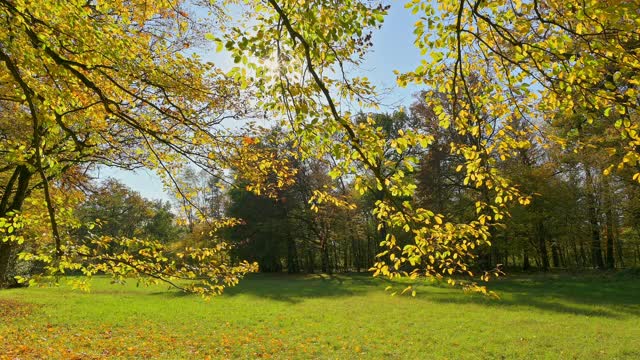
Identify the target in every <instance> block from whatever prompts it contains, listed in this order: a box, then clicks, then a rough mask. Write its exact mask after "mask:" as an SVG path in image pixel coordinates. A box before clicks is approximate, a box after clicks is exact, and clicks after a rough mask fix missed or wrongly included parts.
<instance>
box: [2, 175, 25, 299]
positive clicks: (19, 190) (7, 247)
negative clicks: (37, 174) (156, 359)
mask: <svg viewBox="0 0 640 360" xmlns="http://www.w3.org/2000/svg"><path fill="white" fill-rule="evenodd" d="M31 176H32V174H31V172H29V170H28V169H27V167H26V166H25V165H21V166H18V167H17V168H16V169H15V171H14V172H13V175H12V176H11V178H10V179H9V181H8V182H7V185H6V186H5V188H4V192H3V193H2V200H0V217H6V216H7V213H8V212H10V211H19V210H20V209H22V205H23V204H24V200H25V199H26V197H27V192H28V190H29V181H30V180H31ZM16 181H17V182H18V183H17V186H16V183H15V182H16ZM14 186H15V192H14ZM11 194H13V199H11ZM13 248H14V244H13V243H11V242H2V243H0V288H3V287H6V286H7V285H8V284H9V279H7V277H8V275H9V272H10V270H11V269H9V261H10V259H11V253H12V251H13Z"/></svg>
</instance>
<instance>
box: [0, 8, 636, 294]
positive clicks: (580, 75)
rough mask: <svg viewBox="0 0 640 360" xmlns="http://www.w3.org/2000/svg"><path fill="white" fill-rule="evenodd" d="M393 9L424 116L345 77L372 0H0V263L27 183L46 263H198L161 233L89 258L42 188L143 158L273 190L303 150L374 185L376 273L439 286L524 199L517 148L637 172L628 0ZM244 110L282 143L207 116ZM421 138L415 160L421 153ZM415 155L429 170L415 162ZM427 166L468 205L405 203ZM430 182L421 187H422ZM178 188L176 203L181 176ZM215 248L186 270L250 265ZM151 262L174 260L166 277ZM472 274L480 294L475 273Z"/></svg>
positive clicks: (376, 20)
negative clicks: (212, 54)
mask: <svg viewBox="0 0 640 360" xmlns="http://www.w3.org/2000/svg"><path fill="white" fill-rule="evenodd" d="M198 5H203V6H206V7H207V9H208V10H207V11H208V18H207V24H208V26H204V25H202V24H201V23H199V22H198V21H196V19H197V18H198V16H196V15H195V14H194V10H193V9H195V8H197V6H198ZM394 5H395V4H394ZM405 7H406V8H407V9H408V10H409V11H411V12H412V13H413V14H415V15H416V16H417V20H418V21H417V22H416V23H415V25H414V32H413V36H414V37H415V45H416V47H417V48H418V49H419V50H420V51H421V53H422V54H423V56H424V59H423V61H422V62H421V64H420V66H418V67H417V68H416V69H415V70H413V71H410V72H407V73H398V74H397V79H398V84H399V85H400V86H407V85H408V84H414V85H417V86H420V87H421V88H422V89H423V91H422V92H421V95H420V101H421V103H420V105H419V108H420V109H422V114H423V115H424V116H423V117H422V118H421V119H420V118H419V119H418V120H420V121H422V122H420V121H419V122H418V123H413V124H410V125H409V126H406V127H394V126H386V125H385V124H384V123H383V122H381V119H380V118H379V117H376V116H367V115H365V116H362V115H361V114H362V113H369V114H372V113H373V112H374V111H375V110H376V109H377V107H378V106H379V101H378V98H377V95H378V94H377V89H376V88H375V86H374V85H373V84H372V83H371V82H370V81H369V79H367V78H365V77H360V76H351V75H349V74H351V73H352V72H351V71H350V70H352V69H355V68H357V67H358V65H359V64H360V63H361V61H362V59H363V57H364V56H365V55H366V54H367V51H368V50H369V49H370V47H371V44H372V43H371V39H372V37H373V36H375V32H376V30H377V29H378V28H379V27H380V26H381V25H382V23H383V22H384V20H385V16H386V15H387V12H388V9H389V5H387V4H385V3H383V2H378V1H369V0H346V1H332V0H316V1H301V0H264V1H240V0H236V1H232V0H228V1H220V2H210V3H204V4H199V2H197V1H196V2H184V1H178V0H174V1H161V2H151V3H150V2H147V1H126V2H119V1H115V2H96V3H93V2H66V3H59V2H56V1H42V2H38V3H37V4H33V3H31V2H26V1H10V0H3V1H0V8H1V10H2V13H1V14H2V15H1V16H2V20H3V22H5V23H6V26H5V28H4V30H3V31H2V32H0V37H1V39H2V41H1V42H0V43H1V44H2V45H1V46H0V60H2V66H3V68H2V72H1V73H0V76H1V79H2V81H1V82H0V106H2V108H3V110H5V111H3V114H2V115H1V118H0V121H1V122H0V124H1V125H0V126H1V133H2V135H3V136H4V137H5V141H4V142H3V145H2V149H1V150H2V156H3V157H2V159H1V160H0V161H1V165H2V170H3V172H2V176H1V177H2V179H3V184H4V190H3V192H2V194H3V198H2V203H1V206H0V217H1V218H2V219H4V220H3V222H2V224H3V225H2V228H3V229H4V233H5V235H7V236H5V238H4V240H3V243H2V245H1V247H0V275H2V274H3V273H4V272H5V270H3V266H4V267H5V268H6V265H5V264H6V263H7V262H6V261H4V260H3V259H4V258H6V257H8V254H9V253H10V251H11V246H12V244H13V243H15V242H17V241H18V240H17V239H18V237H16V236H14V235H13V234H12V233H13V231H14V229H16V228H17V227H19V226H22V225H19V224H20V222H21V221H23V220H21V218H23V217H21V215H20V214H19V211H21V209H22V207H23V206H22V205H23V203H24V201H25V199H27V198H28V197H29V196H36V195H37V196H41V197H42V200H43V203H44V204H46V208H47V214H48V218H49V223H50V225H51V231H52V239H53V244H54V253H55V254H54V255H55V256H53V258H56V259H61V258H62V257H64V256H67V257H69V256H70V257H74V256H80V257H82V256H89V257H93V258H95V259H98V260H99V261H98V262H96V263H95V264H99V263H100V264H103V265H96V269H99V271H110V272H114V273H119V272H120V271H122V270H121V269H122V268H120V267H117V266H112V265H108V266H104V264H105V263H107V264H112V263H113V261H114V260H113V259H119V260H118V261H121V260H122V259H123V258H118V256H124V259H127V260H123V262H124V263H125V264H127V266H128V267H126V269H128V270H127V271H132V272H134V273H139V274H141V275H147V276H152V277H160V278H161V279H165V280H168V281H170V279H171V278H173V277H178V278H180V277H185V278H193V277H199V276H200V275H202V274H200V275H199V274H197V273H193V275H192V272H189V271H187V270H185V269H187V268H189V266H188V265H189V264H183V265H184V266H183V265H170V264H174V263H171V262H170V261H165V260H164V255H162V254H163V252H162V250H161V244H157V245H156V244H155V243H154V244H151V243H147V242H138V240H135V239H129V238H127V239H123V240H121V245H122V246H124V248H127V247H129V246H132V247H133V248H134V249H135V252H136V254H138V255H142V254H152V256H151V257H152V260H150V259H149V258H148V257H147V256H143V258H144V259H141V260H140V262H130V261H129V259H131V256H133V255H131V254H130V253H127V252H126V251H125V252H124V253H123V254H101V253H100V252H99V251H98V250H97V249H100V244H99V243H95V244H94V245H92V247H90V249H91V252H90V253H89V252H87V251H86V249H84V250H81V251H80V252H79V251H77V250H73V251H71V249H75V247H74V246H66V245H65V244H64V242H65V241H66V240H64V239H63V238H64V234H61V232H60V229H59V228H60V226H58V224H57V222H58V220H57V219H58V217H59V216H61V215H62V214H63V213H64V211H62V210H61V209H60V208H59V205H57V204H56V201H57V200H56V196H59V194H58V191H57V189H59V188H60V186H61V181H63V180H67V179H68V181H71V182H73V179H72V178H73V176H74V174H75V175H77V174H81V173H82V172H83V169H86V168H87V167H91V166H92V165H95V164H106V165H111V166H120V167H125V168H135V167H137V166H144V167H149V168H152V169H157V170H158V171H159V173H160V174H162V176H164V179H165V181H166V182H167V183H168V184H170V185H171V184H172V185H175V186H176V187H178V189H180V185H185V183H184V182H182V183H180V181H178V180H176V175H177V174H178V173H179V171H180V169H181V168H182V167H183V164H184V163H186V162H191V163H192V164H195V165H196V166H198V167H199V168H200V169H203V170H205V171H208V172H209V173H210V174H211V175H215V176H218V177H224V176H225V173H224V171H223V169H233V170H234V172H235V173H234V175H235V176H236V177H237V178H238V179H242V180H243V181H244V183H243V186H244V187H245V188H248V189H250V190H252V191H254V192H255V193H256V194H260V193H266V194H268V195H270V196H272V197H278V195H279V194H280V193H281V191H283V189H285V188H287V187H289V186H291V185H292V184H293V182H294V181H295V179H296V173H297V171H298V170H297V169H296V166H295V163H296V162H298V163H300V162H304V161H307V160H309V159H316V160H320V161H322V162H324V163H325V164H328V169H327V173H328V174H329V175H330V176H331V178H333V179H334V180H336V179H347V180H348V181H350V182H352V184H353V188H354V190H355V192H357V193H359V194H360V195H361V196H364V195H366V194H373V195H374V198H375V203H374V206H373V208H372V213H373V214H374V216H375V218H376V221H377V229H378V231H381V232H382V233H383V234H384V238H383V239H382V240H381V242H380V244H379V245H380V246H381V247H382V249H381V250H380V253H379V254H378V256H377V262H376V263H375V264H373V266H372V270H374V274H375V275H385V276H389V277H399V276H410V277H417V276H429V277H437V278H443V277H445V278H447V279H448V280H449V282H451V283H455V280H453V276H454V275H459V274H462V275H471V276H476V274H474V272H473V271H472V270H471V266H472V264H473V263H475V262H477V261H479V258H478V255H479V251H478V249H479V248H481V247H484V246H486V245H490V244H491V242H492V241H493V239H494V238H495V236H496V235H497V234H498V232H499V229H500V228H501V226H502V225H503V224H504V223H505V222H508V221H507V220H508V218H509V212H510V211H509V209H510V208H513V207H516V208H517V206H519V205H522V206H526V205H528V204H530V203H531V202H532V199H533V197H534V195H536V193H535V192H536V191H538V190H539V189H536V188H535V187H534V186H533V187H532V186H527V185H528V182H530V181H531V178H532V177H533V178H535V176H537V175H536V174H533V173H532V174H529V177H528V178H526V177H521V178H518V177H516V176H510V174H509V172H508V171H509V169H513V168H514V167H513V166H514V163H517V162H518V161H519V162H520V163H523V164H528V165H529V166H532V165H535V160H534V158H535V156H534V155H535V151H536V149H539V148H540V149H555V151H556V152H557V153H558V154H562V156H568V155H567V154H570V153H571V152H573V153H576V154H589V153H590V151H591V149H596V150H597V151H598V152H599V160H598V164H597V166H595V163H594V162H593V161H590V162H589V163H588V164H587V161H586V160H584V159H583V160H580V162H579V163H581V164H582V166H583V167H584V173H583V175H584V177H585V182H586V183H589V184H592V185H593V183H594V181H595V180H594V178H595V175H594V174H593V173H592V170H593V169H597V171H598V173H602V174H603V175H605V176H609V175H611V174H612V173H616V174H619V175H621V176H623V177H625V178H627V179H631V181H634V182H635V183H636V184H637V183H638V182H640V170H639V168H638V164H639V163H638V161H639V160H640V152H639V151H638V149H639V148H640V134H639V132H638V131H639V129H638V127H639V125H638V93H637V88H638V84H639V81H640V78H639V75H638V74H639V71H638V70H639V67H640V59H639V58H638V56H639V53H638V49H639V44H640V34H639V33H638V31H637V27H638V25H639V24H640V14H639V13H638V12H637V4H636V3H635V2H634V1H595V0H591V1H580V2H578V1H562V2H560V1H554V0H545V1H543V0H532V1H520V0H503V1H491V2H483V1H480V0H476V1H468V0H441V1H437V2H432V1H421V0H412V1H408V2H406V3H405ZM228 20H232V21H228ZM202 39H207V41H209V43H208V44H209V45H210V46H211V47H215V48H216V49H218V50H225V51H226V52H228V53H229V54H230V56H231V58H232V59H233V60H234V62H235V63H236V66H234V67H233V68H232V69H231V70H230V71H228V72H223V71H221V70H220V69H218V68H217V67H216V66H215V64H211V63H204V62H203V61H201V60H200V59H199V58H198V56H197V55H195V54H192V55H188V54H189V51H188V50H187V49H188V48H189V47H190V46H192V45H193V44H195V43H197V42H199V41H202ZM419 108H416V109H414V110H415V111H418V110H420V109H419ZM353 109H356V110H353ZM250 110H257V111H255V112H253V111H251V112H250ZM258 113H261V114H263V116H265V117H267V118H269V119H270V120H272V121H275V122H277V123H278V124H279V125H280V126H282V127H283V128H284V129H286V131H285V132H283V134H284V136H285V138H283V139H281V140H279V141H281V142H283V143H286V144H289V146H287V148H286V149H282V148H277V147H273V146H272V147H269V146H265V144H262V143H261V141H263V140H262V139H261V134H260V133H259V132H258V133H243V134H237V133H234V132H229V131H226V130H224V128H223V127H221V126H219V125H220V122H221V121H222V120H224V119H227V118H236V117H244V118H250V117H252V116H256V114H258ZM254 129H255V128H254ZM425 153H428V154H429V155H428V156H431V158H430V160H429V158H427V159H425V158H422V159H421V154H425ZM392 154H395V155H392ZM558 156H559V155H558ZM438 159H440V160H438ZM441 160H442V161H447V166H445V167H443V166H442V165H443V164H444V163H443V162H442V161H441ZM429 161H430V164H431V165H433V166H432V167H431V168H429V167H427V166H420V165H421V162H422V164H423V165H424V164H425V163H427V162H429ZM452 164H455V168H454V167H452V166H451V165H452ZM436 165H437V166H436ZM416 169H420V171H421V172H422V174H421V175H420V176H415V175H416V174H415V170H416ZM441 170H443V171H444V170H446V171H447V173H448V174H450V176H449V178H448V180H447V181H453V183H455V185H456V186H457V187H459V188H461V187H466V188H468V189H469V190H470V191H467V192H465V193H464V202H465V203H467V204H470V205H471V206H472V207H473V210H472V211H471V212H468V213H467V214H465V215H464V216H456V215H455V214H453V213H451V212H450V213H446V208H445V207H444V206H443V204H442V199H440V203H438V199H437V198H436V197H433V196H431V197H428V196H423V201H412V199H413V198H414V197H416V196H418V197H419V196H420V193H418V194H417V193H416V191H417V189H418V184H420V181H422V184H427V183H429V181H432V180H433V179H435V178H430V177H429V176H430V174H433V172H434V171H441ZM543 170H544V169H540V171H539V173H544V171H543ZM221 174H222V175H221ZM76 178H77V176H76ZM454 178H458V179H460V180H461V181H462V184H458V182H457V181H456V180H455V179H454ZM420 179H422V180H420ZM452 179H453V180H452ZM274 180H275V181H274ZM519 181H520V182H521V183H519ZM603 181H604V180H603ZM445 183H446V182H433V183H432V184H431V185H432V186H433V187H434V190H433V191H431V193H433V192H434V191H440V190H442V189H443V184H445ZM604 183H605V182H603V184H604ZM589 186H591V185H589ZM607 186H610V185H607ZM634 186H636V185H634ZM32 189H38V192H33V191H32ZM40 189H41V190H42V194H41V195H40V193H39V190H40ZM423 190H424V189H423ZM540 191H542V190H540ZM178 193H179V195H180V196H181V197H182V198H183V199H184V201H185V204H187V205H194V204H193V203H192V202H191V200H190V199H192V198H191V195H190V193H189V192H188V191H178ZM422 194H423V195H424V194H425V192H424V191H423V192H422ZM280 195H281V194H280ZM603 199H604V200H606V201H607V202H610V201H611V198H607V197H605V198H603ZM587 200H588V203H589V204H591V205H589V206H590V208H591V207H592V205H594V204H596V199H595V197H594V198H588V199H587ZM307 201H308V203H309V204H311V208H312V209H313V210H316V211H322V210H321V209H322V207H323V206H336V207H341V208H346V209H348V208H351V207H353V206H355V202H352V203H349V201H345V199H344V198H342V197H341V196H340V194H339V193H337V192H335V191H332V190H331V187H324V188H319V189H314V191H312V192H311V195H310V196H309V197H308V199H307ZM438 204H439V205H438ZM268 205H269V204H268ZM269 206H273V204H270V205H269ZM539 209H540V212H541V213H540V214H542V212H543V210H542V209H543V207H541V208H539ZM202 218H203V220H211V219H206V218H207V216H202ZM591 219H592V221H595V222H594V223H593V224H594V225H597V224H598V221H597V217H596V216H595V215H594V216H591ZM221 221H223V222H224V221H226V222H230V223H235V221H234V220H230V219H227V220H224V219H222V220H221ZM610 228H612V227H610ZM407 238H408V239H410V241H407ZM594 239H595V238H594ZM96 241H97V240H96ZM108 241H113V240H108ZM595 241H596V240H594V242H595ZM598 241H599V240H598ZM140 247H142V249H143V250H141V249H140ZM109 248H110V247H109ZM144 249H148V250H149V251H147V250H144ZM157 249H160V250H157ZM217 249H218V250H217V251H216V250H190V251H191V252H190V251H187V252H186V253H177V254H176V257H175V259H176V260H175V261H176V263H175V264H181V263H180V261H178V259H183V258H185V257H191V259H193V260H196V259H197V260H207V261H208V260H210V259H214V258H216V256H218V255H215V254H218V253H219V252H221V251H223V249H226V245H225V244H224V243H220V244H219V248H217ZM209 251H211V252H209ZM594 253H595V254H597V252H595V251H594ZM596 257H597V256H596ZM45 258H47V257H45ZM222 258H224V256H219V257H218V262H215V261H213V262H211V263H212V264H214V265H212V266H211V267H207V266H204V267H203V268H201V269H205V270H203V271H204V275H206V276H207V277H208V278H209V279H222V278H224V279H225V280H224V283H227V284H232V283H235V282H236V281H237V278H238V277H239V276H241V275H242V274H244V273H246V272H248V271H251V270H253V269H254V266H253V265H251V264H249V263H246V262H243V263H241V264H240V265H239V266H236V267H227V265H226V264H225V261H224V260H221V259H222ZM153 259H155V260H153ZM594 259H595V258H594ZM157 260H159V261H157ZM58 261H59V260H58ZM110 261H111V262H110ZM136 261H138V260H136ZM172 261H173V260H172ZM69 264H76V265H69V266H71V267H75V266H80V265H77V263H76V262H73V261H70V262H69ZM146 264H151V265H153V266H151V267H147V265H146ZM203 264H204V262H203ZM56 266H57V265H56ZM165 266H169V267H170V268H171V267H172V266H173V269H174V271H175V272H171V271H170V272H164V271H163V270H161V269H164V267H165ZM176 266H177V268H176ZM181 266H182V267H181ZM80 267H82V266H80ZM61 268H64V266H61ZM175 269H178V270H175ZM96 271H98V270H96ZM88 272H89V273H91V272H94V270H90V271H88ZM498 272H499V271H498V270H497V269H496V270H495V271H483V272H481V273H479V274H477V275H478V276H476V278H479V279H482V280H486V279H488V278H489V277H490V276H491V275H492V274H494V273H498ZM212 281H213V283H209V285H212V284H213V285H212V286H208V285H206V284H205V286H204V287H202V288H198V289H199V291H201V292H203V293H207V292H208V290H207V289H210V288H212V287H213V288H215V289H216V291H218V290H219V289H220V288H219V287H217V286H218V285H216V284H217V283H218V282H216V281H219V280H212ZM470 288H472V289H475V290H480V291H486V290H485V289H484V288H483V287H479V286H477V285H475V283H472V284H471V286H470ZM408 289H409V288H408Z"/></svg>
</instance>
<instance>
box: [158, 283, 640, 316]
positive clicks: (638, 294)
mask: <svg viewBox="0 0 640 360" xmlns="http://www.w3.org/2000/svg"><path fill="white" fill-rule="evenodd" d="M387 285H394V287H395V288H396V289H398V288H403V287H404V285H406V284H405V283H399V282H396V281H391V280H389V279H386V278H373V277H372V276H371V274H369V273H363V274H348V275H343V274H340V275H287V274H252V275H250V276H248V277H247V278H245V279H243V280H242V281H241V282H240V284H239V285H238V286H236V287H233V288H229V289H227V290H226V291H225V294H224V295H223V296H228V297H234V296H239V295H249V296H255V297H259V298H266V299H270V300H274V301H281V302H286V303H290V304H296V303H299V302H301V301H304V300H305V299H312V298H326V297H332V298H339V297H351V296H362V295H366V294H367V293H375V292H379V293H384V288H385V287H386V286H387ZM487 285H488V286H487V287H488V288H489V290H492V291H495V292H496V293H497V294H498V295H499V296H500V299H497V300H496V299H492V298H489V297H485V296H482V295H477V294H465V293H463V292H462V291H460V290H458V289H454V288H452V287H449V286H448V285H443V284H433V283H428V282H426V281H423V282H421V283H419V284H418V295H417V298H416V299H414V300H418V301H419V303H415V306H427V305H426V304H425V302H431V303H443V304H478V305H482V306H486V307H488V308H489V309H490V308H492V307H495V308H523V309H526V308H534V309H537V310H540V311H542V312H551V313H564V314H573V315H579V316H593V317H608V318H624V317H628V316H634V317H640V278H639V277H626V278H620V277H617V276H570V275H542V274H534V275H516V276H513V277H507V278H500V279H496V280H492V281H491V282H489V283H488V284H487ZM154 294H157V295H163V296H174V297H183V296H193V295H189V294H185V293H183V292H180V291H171V292H157V293H154ZM387 294H388V293H387Z"/></svg>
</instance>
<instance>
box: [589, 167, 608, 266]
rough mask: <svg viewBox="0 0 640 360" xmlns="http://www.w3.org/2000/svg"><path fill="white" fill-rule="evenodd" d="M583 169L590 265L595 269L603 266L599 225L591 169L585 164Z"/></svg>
mask: <svg viewBox="0 0 640 360" xmlns="http://www.w3.org/2000/svg"><path fill="white" fill-rule="evenodd" d="M584 171H585V176H586V182H587V187H586V191H587V202H588V205H587V207H588V209H587V211H588V214H589V224H590V226H591V265H592V266H593V267H594V268H596V269H602V268H604V261H603V260H602V244H601V241H600V225H599V224H598V210H597V207H596V196H595V186H594V182H593V176H592V175H591V169H589V167H588V166H585V170H584Z"/></svg>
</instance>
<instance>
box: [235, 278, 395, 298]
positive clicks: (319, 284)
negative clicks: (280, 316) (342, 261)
mask: <svg viewBox="0 0 640 360" xmlns="http://www.w3.org/2000/svg"><path fill="white" fill-rule="evenodd" d="M389 282H390V281H389V280H388V279H382V278H373V277H372V276H371V274H368V273H363V274H349V275H343V274H340V275H326V274H314V275H288V274H252V275H250V276H248V277H247V278H245V279H244V280H242V281H241V282H240V284H239V285H238V286H236V287H233V288H230V289H228V290H226V291H225V295H224V296H231V297H233V296H237V295H245V294H246V295H251V296H256V297H261V298H268V299H271V300H276V301H284V302H288V303H299V302H301V301H303V300H305V299H311V298H324V297H349V296H357V295H363V294H366V293H368V292H371V291H378V290H379V291H382V290H383V289H384V287H385V286H386V285H385V283H389Z"/></svg>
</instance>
